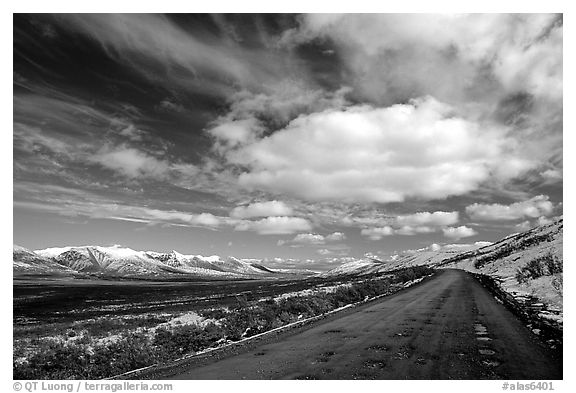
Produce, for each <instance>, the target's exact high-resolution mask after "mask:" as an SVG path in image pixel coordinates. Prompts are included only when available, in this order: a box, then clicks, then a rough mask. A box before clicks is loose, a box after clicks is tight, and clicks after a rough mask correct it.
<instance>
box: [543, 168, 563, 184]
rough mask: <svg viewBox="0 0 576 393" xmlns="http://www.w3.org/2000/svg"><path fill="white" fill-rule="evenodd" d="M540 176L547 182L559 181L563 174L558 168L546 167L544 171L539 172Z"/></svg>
mask: <svg viewBox="0 0 576 393" xmlns="http://www.w3.org/2000/svg"><path fill="white" fill-rule="evenodd" d="M540 176H542V177H543V178H544V179H546V180H547V181H549V182H556V181H561V180H562V178H563V174H562V171H561V170H560V169H547V170H545V171H544V172H541V173H540Z"/></svg>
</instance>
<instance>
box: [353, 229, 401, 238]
mask: <svg viewBox="0 0 576 393" xmlns="http://www.w3.org/2000/svg"><path fill="white" fill-rule="evenodd" d="M360 233H361V234H362V235H363V236H368V237H369V238H370V240H381V239H382V238H383V237H384V236H391V235H394V233H396V232H395V230H394V228H392V227H390V226H385V227H377V228H364V229H362V231H361V232H360Z"/></svg>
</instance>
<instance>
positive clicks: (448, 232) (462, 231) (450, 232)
mask: <svg viewBox="0 0 576 393" xmlns="http://www.w3.org/2000/svg"><path fill="white" fill-rule="evenodd" d="M442 232H443V233H444V236H446V237H448V238H450V239H455V240H458V239H461V238H463V237H470V236H475V235H477V234H478V232H476V231H475V230H474V229H473V228H469V227H467V226H464V225H461V226H459V227H448V228H442Z"/></svg>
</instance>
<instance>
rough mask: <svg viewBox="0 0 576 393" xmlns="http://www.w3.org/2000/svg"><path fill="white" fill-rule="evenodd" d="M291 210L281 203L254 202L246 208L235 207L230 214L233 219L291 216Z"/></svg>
mask: <svg viewBox="0 0 576 393" xmlns="http://www.w3.org/2000/svg"><path fill="white" fill-rule="evenodd" d="M292 214H293V210H292V208H291V207H290V206H288V205H286V204H285V203H284V202H282V201H276V200H274V201H267V202H255V203H251V204H249V205H248V206H237V207H235V208H234V209H233V210H232V211H231V212H230V217H233V218H254V217H270V216H291V215H292Z"/></svg>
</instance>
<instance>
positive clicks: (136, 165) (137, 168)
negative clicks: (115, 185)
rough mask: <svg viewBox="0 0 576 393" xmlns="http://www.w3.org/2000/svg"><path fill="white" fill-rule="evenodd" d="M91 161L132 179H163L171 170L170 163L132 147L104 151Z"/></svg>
mask: <svg viewBox="0 0 576 393" xmlns="http://www.w3.org/2000/svg"><path fill="white" fill-rule="evenodd" d="M91 161H93V162H96V163H98V164H100V165H101V166H103V167H105V168H108V169H111V170H113V171H116V172H118V173H120V174H122V175H124V176H127V177H131V178H138V177H154V178H162V177H164V176H166V174H167V173H168V170H169V169H170V166H169V164H168V163H166V162H164V161H161V160H159V159H157V158H155V157H153V156H151V155H149V154H146V153H144V152H142V151H140V150H137V149H134V148H130V147H122V148H117V149H112V150H109V149H103V150H101V151H100V152H98V153H96V154H95V155H94V156H92V157H91Z"/></svg>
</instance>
